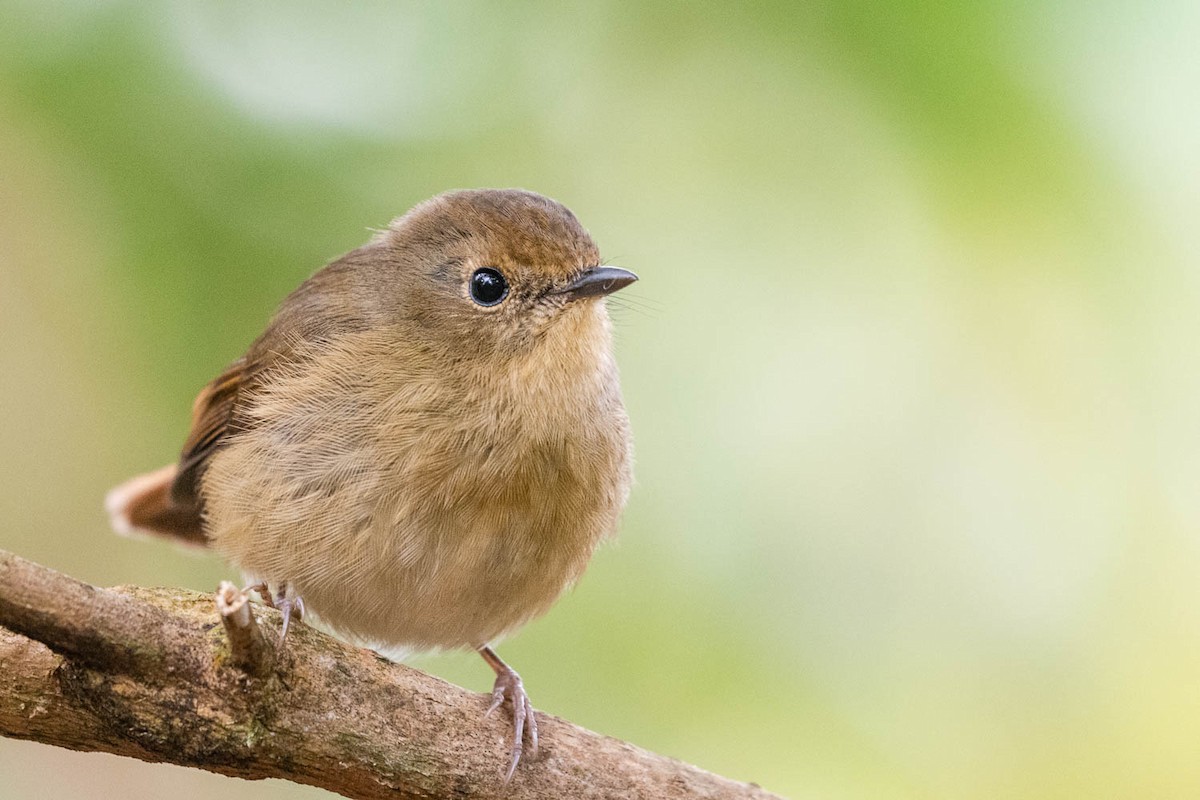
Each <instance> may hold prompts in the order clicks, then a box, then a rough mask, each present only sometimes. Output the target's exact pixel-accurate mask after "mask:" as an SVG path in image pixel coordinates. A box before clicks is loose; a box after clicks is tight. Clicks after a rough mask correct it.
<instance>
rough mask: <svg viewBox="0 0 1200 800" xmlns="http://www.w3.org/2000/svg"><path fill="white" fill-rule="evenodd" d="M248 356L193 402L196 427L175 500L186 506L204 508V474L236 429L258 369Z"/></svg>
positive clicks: (176, 482) (182, 460) (173, 494)
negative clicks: (242, 402) (238, 410)
mask: <svg viewBox="0 0 1200 800" xmlns="http://www.w3.org/2000/svg"><path fill="white" fill-rule="evenodd" d="M256 371H257V370H255V369H254V368H253V367H252V366H251V365H250V362H249V361H248V359H247V358H246V357H242V358H239V359H238V360H237V361H235V362H233V363H232V364H230V365H229V367H228V368H226V370H225V371H224V372H222V373H221V374H220V375H218V376H217V377H216V378H215V379H214V380H213V381H212V382H211V383H209V384H208V385H207V386H205V387H204V388H203V389H201V390H200V394H198V395H196V400H195V402H193V403H192V428H191V431H190V432H189V433H188V437H187V440H186V441H185V442H184V443H183V452H182V453H181V454H180V456H179V468H178V472H177V473H176V475H175V480H174V482H173V483H172V485H171V499H172V500H173V501H174V502H175V503H176V504H178V505H180V506H183V507H189V506H195V509H196V513H197V515H199V513H200V512H201V511H202V510H203V509H202V507H201V506H202V501H201V498H200V493H199V487H200V476H201V475H203V474H204V466H205V464H206V463H207V462H208V459H209V457H210V456H211V455H212V454H213V453H214V452H216V451H217V449H218V448H219V447H220V446H221V444H222V442H223V441H224V439H225V437H226V436H228V435H229V434H230V433H232V431H233V427H234V420H235V411H236V408H237V401H238V397H239V396H240V395H241V394H242V392H243V390H244V389H245V388H246V384H247V383H248V381H249V379H250V377H251V376H252V375H253V374H254V373H255V372H256Z"/></svg>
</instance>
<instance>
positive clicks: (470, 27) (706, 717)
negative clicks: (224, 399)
mask: <svg viewBox="0 0 1200 800" xmlns="http://www.w3.org/2000/svg"><path fill="white" fill-rule="evenodd" d="M0 20H2V23H0V375H2V376H3V382H4V383H3V391H0V420H2V421H3V424H2V425H0V547H4V548H9V549H12V550H16V551H18V552H20V553H21V554H22V555H24V556H26V557H29V558H33V559H36V560H39V561H42V562H44V563H47V564H50V565H52V566H54V567H56V568H59V569H62V570H65V571H67V572H70V573H72V574H75V575H77V576H79V577H82V578H85V579H88V580H91V581H95V582H99V583H103V584H113V583H140V584H165V585H186V586H191V587H193V588H197V589H209V588H211V587H213V586H215V585H216V583H217V581H218V580H219V579H221V578H224V577H228V574H229V573H228V570H227V569H226V568H225V567H224V566H223V565H222V564H220V563H219V562H218V561H217V560H216V559H213V558H207V559H206V558H200V559H197V558H194V557H189V556H187V555H184V554H181V553H179V552H177V551H175V550H173V549H172V548H170V547H169V546H165V545H161V544H157V543H146V542H133V541H128V540H124V539H119V538H116V537H114V536H112V535H110V534H109V532H108V531H107V529H106V525H105V521H104V519H103V515H102V513H101V510H100V500H101V497H102V496H103V493H104V491H105V490H106V489H107V488H108V487H109V486H111V485H113V484H115V483H117V482H118V481H120V480H122V479H124V478H125V477H128V476H129V475H131V474H134V473H136V472H139V471H144V470H147V469H150V468H154V467H157V466H159V465H161V464H163V463H166V462H167V461H169V460H170V459H171V458H172V457H173V455H174V453H175V452H176V451H177V448H178V447H179V444H180V442H181V441H182V438H183V436H184V434H185V429H186V425H187V419H188V414H187V411H188V408H189V404H190V402H191V398H192V397H193V395H194V394H195V392H196V391H197V390H198V388H199V387H200V386H201V385H203V383H204V382H205V381H206V380H208V379H209V378H210V377H211V376H213V375H214V374H215V373H216V372H217V371H218V370H219V369H220V368H221V367H222V366H223V365H224V364H225V363H226V362H227V361H229V360H231V359H232V358H234V357H236V356H237V355H238V354H239V353H240V352H241V350H242V349H243V348H244V347H245V346H246V345H247V344H248V343H249V341H250V340H251V339H252V338H253V337H254V336H255V335H256V334H257V333H258V331H259V330H260V329H261V327H262V326H263V325H264V323H265V321H266V319H267V317H268V316H269V314H270V312H271V310H272V309H273V307H274V305H275V304H276V303H277V302H278V301H279V300H280V299H281V298H282V297H283V295H284V294H286V292H288V291H289V290H290V289H291V288H292V287H293V286H294V285H296V284H297V283H298V282H299V281H300V280H301V279H303V278H304V277H305V276H306V275H308V274H309V273H311V272H312V271H313V270H315V269H316V268H318V267H319V266H320V265H321V264H322V263H324V262H325V261H326V260H328V259H329V258H331V257H333V256H335V255H337V254H338V253H340V252H342V251H344V250H347V249H349V248H351V247H354V246H356V245H357V244H359V243H360V242H361V241H363V240H364V239H365V238H366V237H367V236H368V235H369V233H368V228H370V227H378V226H381V225H384V224H386V223H387V221H388V220H389V219H390V218H391V217H393V216H395V215H397V214H399V213H401V212H403V211H404V210H405V209H407V208H408V207H409V206H410V205H412V204H413V203H415V202H417V201H419V200H421V199H424V198H425V197H428V196H430V195H432V194H435V193H437V192H440V191H443V190H446V189H450V188H455V187H466V186H524V187H527V188H531V189H535V190H538V191H541V192H544V193H546V194H549V195H552V196H554V197H556V198H558V199H560V200H562V201H563V202H565V203H567V204H568V205H569V206H570V207H572V208H573V209H574V210H575V211H576V213H577V214H578V215H579V217H580V218H581V219H582V220H583V221H584V222H585V224H587V225H588V226H589V227H590V229H591V230H592V232H593V234H594V235H595V236H596V238H597V240H598V241H599V242H600V244H601V247H602V249H603V250H604V251H605V254H606V256H607V258H608V259H609V260H610V261H611V262H612V263H616V264H620V265H622V266H627V267H630V268H632V269H634V270H635V271H637V272H639V273H640V274H641V275H642V281H641V282H640V283H639V284H638V285H637V286H636V287H634V289H633V290H632V291H631V293H630V296H629V297H625V294H624V293H623V294H622V295H621V296H620V297H619V298H617V299H616V301H615V302H614V304H613V313H614V315H615V317H616V319H617V326H618V327H617V336H618V347H619V358H620V361H621V364H622V369H623V376H624V386H625V393H626V397H627V402H628V405H629V408H630V411H631V415H632V417H633V421H634V429H635V434H636V440H637V447H638V470H637V472H638V485H637V487H636V489H635V492H634V496H633V499H632V502H631V505H630V508H629V511H628V514H627V517H626V521H625V525H624V528H623V533H622V537H621V540H620V541H619V542H618V543H616V544H615V545H612V546H610V547H608V548H607V549H605V550H604V551H603V552H602V553H601V554H600V555H599V556H598V558H597V559H596V561H595V563H594V565H593V567H592V569H591V570H590V572H589V574H588V576H587V578H586V579H585V580H584V581H583V583H582V584H581V585H580V586H579V587H578V589H577V590H575V591H574V592H573V593H572V594H571V595H569V596H568V597H567V598H566V599H565V600H564V601H563V602H562V603H561V604H560V605H559V606H558V607H557V608H556V609H555V611H554V612H552V613H551V614H550V615H549V616H548V617H547V618H546V619H544V620H542V621H540V622H538V623H535V624H534V625H532V626H530V627H529V628H528V629H527V630H526V631H525V632H523V633H522V634H521V635H520V636H518V637H516V638H514V639H513V640H512V641H510V642H507V643H506V644H505V645H504V647H503V648H502V650H501V652H502V653H503V654H504V655H505V657H506V658H507V659H508V660H509V661H510V662H511V663H513V664H515V665H516V666H517V667H518V668H519V669H520V670H521V671H522V674H523V675H524V677H525V679H526V683H527V685H528V686H529V687H530V690H531V694H532V696H533V699H534V702H535V704H536V705H538V706H539V707H540V708H543V709H545V710H547V711H550V712H553V713H556V714H560V715H563V716H566V717H569V718H571V719H572V720H574V721H576V722H578V723H580V724H583V725H587V726H589V727H592V728H595V729H598V730H601V731H603V732H606V733H610V734H612V735H615V736H619V737H622V738H627V739H630V740H632V741H634V742H636V743H637V744H640V745H643V746H645V747H648V748H651V749H654V750H658V751H661V752H665V753H668V754H671V755H674V756H678V757H680V758H683V759H686V760H688V761H692V762H695V763H698V764H700V765H702V766H704V767H707V768H709V769H713V770H716V771H718V772H721V773H724V774H727V775H730V776H732V777H736V778H740V779H744V780H754V781H757V782H759V783H761V784H763V785H764V786H766V787H768V788H770V789H772V790H775V791H778V792H781V793H783V794H786V795H789V796H792V797H797V798H799V797H813V798H818V797H819V798H859V797H861V798H867V797H870V798H879V797H888V798H918V797H920V798H925V797H954V798H992V797H1023V798H1052V797H1080V796H1104V797H1131V798H1134V797H1136V798H1141V797H1194V796H1196V795H1197V794H1200V762H1198V761H1197V759H1196V758H1195V754H1194V751H1195V747H1194V743H1195V741H1196V740H1197V737H1198V736H1200V681H1198V680H1197V678H1196V676H1197V675H1200V589H1198V586H1200V582H1198V581H1197V580H1196V576H1197V574H1200V552H1198V551H1200V548H1198V543H1200V538H1198V536H1197V531H1198V529H1200V491H1197V488H1198V485H1200V483H1198V482H1200V421H1198V420H1200V415H1198V413H1197V410H1198V409H1200V379H1198V378H1197V377H1196V376H1197V374H1198V373H1197V370H1196V367H1195V361H1196V356H1195V352H1194V351H1195V347H1194V343H1195V342H1196V341H1197V340H1198V336H1200V270H1198V269H1197V267H1198V266H1200V247H1198V246H1197V241H1198V240H1197V238H1196V236H1195V234H1194V226H1195V220H1196V218H1197V212H1198V211H1200V149H1198V148H1196V146H1195V142H1196V134H1197V131H1198V130H1200V95H1198V94H1197V92H1196V86H1197V85H1198V84H1200V57H1198V56H1197V52H1198V51H1197V49H1196V47H1195V42H1196V41H1197V34H1198V33H1200V12H1198V11H1197V7H1196V6H1195V4H1187V3H1176V4H1172V3H1170V2H1164V3H1154V4H1149V5H1147V4H1138V3H1133V2H1106V3H1100V4H1084V3H1080V2H1063V3H1055V4H1036V3H1023V4H1001V3H964V2H959V3H933V4H929V3H917V2H912V0H883V2H870V3H868V2H861V0H860V1H856V2H844V3H829V2H824V3H813V4H807V5H798V4H793V3H787V2H779V3H762V4H752V5H745V6H732V5H717V4H699V3H659V2H655V3H646V4H632V3H631V4H618V3H607V2H594V3H586V4H584V3H581V4H574V5H571V6H568V5H564V4H559V3H548V2H529V3H514V4H508V3H506V4H489V3H478V2H475V3H467V2H462V3H448V4H432V3H431V4H420V3H385V2H375V3H355V4H338V5H328V6H324V7H321V6H308V5H304V6H296V5H293V4H283V3H256V4H246V3H233V2H209V3H178V2H176V3H171V2H146V3H130V2H119V1H118V0H108V1H107V2H83V0H71V1H69V2H68V1H64V0H60V1H59V2H54V3H41V2H34V0H0ZM397 602H403V600H402V598H398V599H397ZM419 663H420V664H421V665H422V666H424V667H425V668H428V669H431V670H433V671H435V672H438V673H440V674H442V675H445V676H447V677H449V678H451V679H452V680H455V681H458V682H460V683H463V684H464V685H467V686H470V687H472V688H475V689H480V690H482V689H484V688H486V686H487V685H488V675H487V671H486V669H485V668H484V667H483V665H482V664H481V663H478V660H477V659H476V658H475V657H474V656H470V655H462V654H459V655H455V654H450V655H443V656H438V657H429V658H425V659H423V660H421V661H420V662H419ZM0 774H2V775H3V776H4V778H3V780H2V781H0V800H12V799H13V798H32V797H46V796H61V797H74V798H85V797H111V796H114V795H116V794H117V793H118V792H119V793H120V794H122V795H124V796H132V797H138V796H163V795H166V794H168V793H169V794H171V795H172V796H186V797H202V796H210V795H211V796H217V795H218V794H219V795H220V796H222V797H224V798H232V797H247V798H250V797H254V798H256V800H263V798H265V797H276V796H278V797H283V796H285V795H286V796H289V797H294V796H299V795H304V796H316V795H317V794H318V793H317V792H315V791H314V790H299V789H296V788H295V787H291V786H287V785H284V784H274V785H270V786H267V787H265V788H264V787H263V786H253V785H250V784H241V783H237V782H234V781H230V780H227V779H223V778H219V777H216V776H210V775H206V774H200V773H195V772H192V771H185V770H180V769H177V768H172V767H151V766H147V765H142V764H137V763H134V762H128V761H121V760H118V759H115V758H111V757H107V756H98V755H78V754H71V753H67V752H65V751H58V750H52V749H50V748H45V747H40V746H36V745H30V744H25V743H17V742H9V741H0Z"/></svg>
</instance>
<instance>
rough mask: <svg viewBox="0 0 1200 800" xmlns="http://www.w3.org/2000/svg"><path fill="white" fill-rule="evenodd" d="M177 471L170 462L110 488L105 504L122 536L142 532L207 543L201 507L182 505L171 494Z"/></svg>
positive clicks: (198, 543) (172, 539)
mask: <svg viewBox="0 0 1200 800" xmlns="http://www.w3.org/2000/svg"><path fill="white" fill-rule="evenodd" d="M176 471H177V466H176V465H175V464H169V465H167V466H165V467H163V468H162V469H157V470H155V471H154V472H147V473H146V474H145V475H138V476H137V477H136V478H130V479H129V480H127V481H125V483H122V484H121V485H120V486H118V487H116V488H115V489H113V490H112V491H110V492H109V493H108V495H107V496H106V497H105V498H104V508H105V509H106V510H107V511H108V516H109V520H110V521H111V522H112V527H113V530H115V531H116V532H117V533H119V534H121V535H122V536H133V535H136V534H139V533H142V534H149V535H151V536H159V537H162V538H166V539H170V540H171V541H174V542H177V543H179V544H186V545H191V546H193V547H204V546H205V545H206V544H207V543H208V542H207V540H206V539H205V537H204V531H203V530H202V529H201V519H200V511H199V509H198V508H196V507H195V506H194V505H186V506H185V505H182V504H180V503H178V502H176V501H175V500H174V498H173V497H172V495H171V486H172V484H173V483H174V482H175V474H176Z"/></svg>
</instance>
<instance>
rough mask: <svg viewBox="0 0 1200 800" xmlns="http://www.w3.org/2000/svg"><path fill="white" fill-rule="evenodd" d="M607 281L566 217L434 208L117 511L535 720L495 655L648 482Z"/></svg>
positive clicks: (282, 316)
mask: <svg viewBox="0 0 1200 800" xmlns="http://www.w3.org/2000/svg"><path fill="white" fill-rule="evenodd" d="M636 280H637V276H636V275H635V274H634V273H633V272H630V271H629V270H626V269H623V268H620V267H615V266H609V265H605V264H604V263H603V262H602V261H601V258H600V253H599V250H598V248H597V246H596V244H595V242H594V241H593V239H592V237H591V236H590V234H589V233H588V232H587V230H586V229H585V228H584V227H583V225H582V224H581V223H580V222H579V220H578V219H577V218H576V216H575V215H574V214H573V213H572V212H571V211H570V210H569V209H567V208H566V206H564V205H562V204H561V203H559V202H557V201H555V200H552V199H550V198H548V197H545V196H543V195H540V194H537V193H534V192H530V191H525V190H520V189H472V190H458V191H452V192H447V193H444V194H441V195H438V196H436V197H433V198H432V199H429V200H426V201H425V202H422V203H420V204H418V205H416V206H415V207H413V208H412V209H411V210H409V211H408V212H407V213H405V214H403V215H402V216H400V217H398V218H396V219H395V220H393V221H392V222H391V223H390V224H389V225H388V226H387V228H386V229H382V230H380V231H377V232H375V235H374V236H373V237H372V238H371V239H370V240H369V241H368V242H367V243H366V244H364V245H362V246H361V247H359V248H357V249H355V250H352V251H350V252H349V253H346V254H345V255H343V256H341V257H340V258H337V259H336V260H334V261H332V262H330V263H329V264H327V265H326V266H324V267H323V268H322V269H320V270H319V271H317V272H316V273H315V274H313V275H312V277H310V278H309V279H308V280H306V281H304V282H303V283H302V284H301V285H300V286H299V287H298V288H297V289H296V290H295V291H293V292H292V293H291V294H290V295H288V296H287V298H286V299H285V300H284V301H283V303H282V305H281V306H280V307H279V308H278V310H277V311H276V313H275V315H274V316H273V317H272V319H271V321H270V323H269V325H268V326H267V328H266V330H265V332H264V333H263V334H262V335H261V336H259V337H258V339H256V340H255V341H254V342H253V343H252V344H251V345H250V347H249V349H248V350H247V351H246V352H245V354H244V355H242V356H241V357H240V358H238V359H236V360H235V361H233V362H232V363H231V364H230V365H229V366H228V367H227V368H226V369H225V370H224V371H223V372H221V373H220V374H219V375H218V376H217V377H216V378H215V379H213V380H212V381H211V382H210V383H208V384H207V385H206V386H204V388H203V389H202V390H201V391H200V393H199V395H198V396H197V397H196V399H195V402H194V404H193V407H192V418H191V428H190V432H189V434H188V436H187V439H186V441H185V443H184V445H183V449H182V452H181V454H180V456H179V458H178V459H177V461H175V462H174V463H171V464H169V465H168V466H166V467H163V468H161V469H159V470H156V471H154V472H150V473H147V474H144V475H139V476H137V477H135V478H132V479H130V480H128V481H127V482H125V483H123V484H121V485H120V486H118V487H117V488H115V489H113V490H112V491H111V492H110V493H109V494H108V496H107V498H106V506H107V510H108V513H109V515H110V519H111V523H112V526H113V527H114V528H115V529H116V530H117V532H119V533H125V534H131V533H142V534H151V535H156V536H159V537H164V538H166V539H170V540H173V541H175V542H178V543H182V544H186V545H192V546H198V547H203V548H209V549H211V550H213V551H215V552H216V553H218V554H220V555H222V556H224V557H225V558H226V559H227V560H228V561H229V562H230V563H231V565H232V566H233V567H235V568H237V569H239V570H240V571H241V572H242V574H243V575H244V576H246V578H247V580H248V581H250V582H251V583H252V584H253V585H256V586H257V587H258V588H259V590H260V593H261V594H262V595H263V597H264V600H265V601H266V602H267V603H268V604H273V605H276V606H277V607H278V608H279V609H280V611H281V612H282V615H283V636H286V631H287V625H288V622H289V620H290V619H291V618H292V616H293V614H295V615H297V616H298V617H299V616H300V615H304V614H307V615H309V618H315V620H316V621H317V622H318V624H319V625H320V626H322V627H324V628H326V629H327V630H329V631H330V632H332V633H334V634H335V635H338V636H340V637H342V638H344V639H346V640H347V641H350V642H352V643H355V644H359V645H363V646H366V647H371V648H374V649H376V650H378V651H380V652H400V651H403V652H412V651H427V650H446V649H463V648H469V649H473V650H476V651H478V652H479V653H480V654H481V655H482V656H483V658H484V660H485V661H486V662H487V664H488V665H489V666H490V667H491V668H492V670H493V671H494V672H495V676H496V677H495V683H494V685H493V690H492V695H491V705H490V707H489V708H488V710H487V712H486V714H487V715H490V714H491V713H492V712H494V711H495V710H496V709H497V708H500V707H502V706H504V705H505V704H507V705H508V706H509V707H510V708H511V712H512V725H511V731H510V735H511V750H510V756H509V759H508V762H507V770H506V771H505V781H506V782H507V781H508V780H510V779H511V778H512V776H513V774H514V772H515V770H516V768H517V765H518V763H519V762H520V761H521V758H522V754H523V752H524V741H525V737H526V736H528V737H529V741H530V748H529V752H530V755H534V754H536V752H537V720H536V716H535V713H534V710H533V706H532V704H531V703H530V701H529V697H528V694H527V693H526V691H525V688H524V685H523V682H522V680H521V678H520V675H519V674H518V673H517V672H516V671H515V670H514V669H512V668H511V667H510V666H508V665H507V664H506V663H505V662H504V661H502V660H501V659H500V658H499V656H498V655H497V654H496V652H495V650H494V644H495V643H496V642H497V641H498V640H500V639H502V638H504V637H505V636H507V635H509V634H511V633H513V632H514V631H516V630H517V629H518V628H520V627H521V626H522V625H524V624H525V623H527V622H529V621H530V620H533V619H535V618H537V617H539V616H541V615H542V614H544V613H545V612H546V611H548V610H549V609H550V607H551V606H552V605H553V604H554V602H555V601H556V600H557V599H558V598H559V596H560V595H561V594H562V593H563V592H564V591H565V590H566V589H567V588H568V587H570V586H572V585H573V584H574V583H575V582H576V581H577V580H578V579H579V578H580V576H581V575H582V573H583V571H584V569H585V567H586V566H587V564H588V562H589V560H590V558H591V556H592V554H593V551H594V550H595V549H596V547H597V546H598V545H599V544H600V543H602V542H603V541H604V540H606V539H607V538H609V537H611V536H612V535H613V534H614V533H615V531H616V529H617V527H618V522H619V518H620V515H621V513H622V510H623V508H624V506H625V504H626V501H627V499H628V496H629V492H630V486H631V482H632V444H631V432H630V423H629V418H628V415H627V413H626V411H625V407H624V403H623V400H622V395H621V388H620V380H619V376H618V369H617V364H616V361H615V358H614V353H613V345H612V330H611V322H610V319H609V316H608V313H607V310H606V304H605V302H604V298H605V297H606V296H607V295H609V294H611V293H612V292H615V291H617V290H619V289H621V288H623V287H626V286H628V285H629V284H631V283H633V282H634V281H636Z"/></svg>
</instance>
